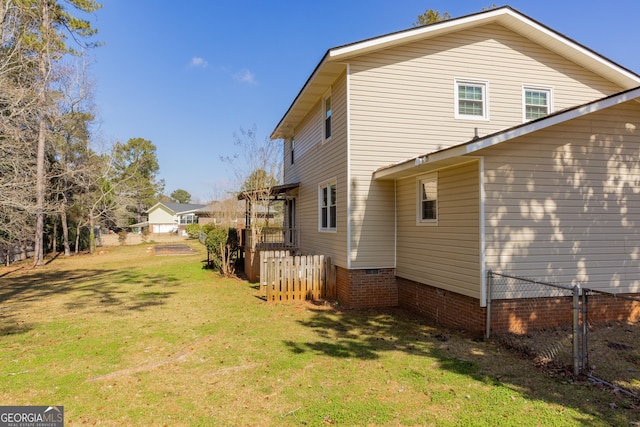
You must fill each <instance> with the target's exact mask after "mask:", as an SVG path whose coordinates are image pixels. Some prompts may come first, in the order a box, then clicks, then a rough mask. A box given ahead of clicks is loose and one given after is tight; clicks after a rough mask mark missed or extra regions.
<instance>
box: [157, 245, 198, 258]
mask: <svg viewBox="0 0 640 427" xmlns="http://www.w3.org/2000/svg"><path fill="white" fill-rule="evenodd" d="M153 252H154V254H155V255H193V254H195V253H196V251H195V250H193V249H192V248H191V247H190V246H189V245H183V244H170V245H156V246H154V248H153Z"/></svg>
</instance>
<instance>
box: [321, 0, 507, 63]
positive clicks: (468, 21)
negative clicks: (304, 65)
mask: <svg viewBox="0 0 640 427" xmlns="http://www.w3.org/2000/svg"><path fill="white" fill-rule="evenodd" d="M505 13H512V12H511V11H510V10H509V9H496V10H494V11H490V12H485V13H481V14H476V15H471V16H467V17H462V18H455V19H451V20H446V21H441V22H438V23H437V24H431V25H425V26H422V27H417V28H413V29H409V30H404V31H399V32H396V33H392V34H388V35H386V36H380V37H375V38H372V39H369V40H364V41H361V42H357V43H353V44H350V45H346V46H342V47H337V48H334V49H331V50H330V51H329V55H328V56H329V59H330V60H332V61H333V60H340V59H342V58H343V57H349V56H353V55H360V54H362V53H365V52H367V51H370V50H376V49H381V48H384V47H387V46H390V45H397V44H401V43H408V42H411V41H413V40H416V39H422V38H425V37H433V36H436V35H439V34H441V33H446V32H449V30H450V29H452V28H456V29H461V28H464V27H466V26H470V25H477V23H479V22H483V21H492V20H494V19H495V17H496V16H500V15H503V14H505ZM514 16H516V17H517V15H514Z"/></svg>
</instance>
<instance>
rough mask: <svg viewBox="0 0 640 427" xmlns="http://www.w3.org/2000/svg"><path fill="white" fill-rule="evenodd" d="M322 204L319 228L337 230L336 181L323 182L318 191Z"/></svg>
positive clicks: (320, 203)
mask: <svg viewBox="0 0 640 427" xmlns="http://www.w3.org/2000/svg"><path fill="white" fill-rule="evenodd" d="M318 193H319V194H318V196H319V199H320V200H319V205H320V221H319V228H320V230H321V231H335V229H336V222H337V221H336V214H337V209H336V208H337V200H336V199H337V191H336V181H335V180H332V181H329V182H327V183H324V184H321V185H320V187H319V191H318Z"/></svg>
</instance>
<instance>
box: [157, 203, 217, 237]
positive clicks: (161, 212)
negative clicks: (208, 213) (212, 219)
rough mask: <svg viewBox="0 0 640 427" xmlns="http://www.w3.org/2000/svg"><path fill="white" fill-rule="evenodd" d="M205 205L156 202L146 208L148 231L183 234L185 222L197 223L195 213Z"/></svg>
mask: <svg viewBox="0 0 640 427" xmlns="http://www.w3.org/2000/svg"><path fill="white" fill-rule="evenodd" d="M205 207H206V205H199V204H188V203H167V202H159V203H156V204H155V205H153V206H152V207H151V208H150V209H149V210H147V214H148V215H149V220H148V222H149V232H150V233H178V234H180V235H184V234H185V227H186V226H187V224H197V223H198V217H197V215H196V214H197V212H199V211H201V210H202V209H204V208H205Z"/></svg>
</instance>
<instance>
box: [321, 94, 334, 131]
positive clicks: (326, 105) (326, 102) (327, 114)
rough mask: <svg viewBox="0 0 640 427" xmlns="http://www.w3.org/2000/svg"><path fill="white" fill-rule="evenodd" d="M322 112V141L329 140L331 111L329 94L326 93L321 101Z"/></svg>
mask: <svg viewBox="0 0 640 427" xmlns="http://www.w3.org/2000/svg"><path fill="white" fill-rule="evenodd" d="M322 110H323V112H324V130H323V132H324V139H325V140H327V139H329V138H331V116H332V114H333V110H332V107H331V92H328V93H327V94H326V95H325V96H324V98H323V100H322Z"/></svg>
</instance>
